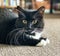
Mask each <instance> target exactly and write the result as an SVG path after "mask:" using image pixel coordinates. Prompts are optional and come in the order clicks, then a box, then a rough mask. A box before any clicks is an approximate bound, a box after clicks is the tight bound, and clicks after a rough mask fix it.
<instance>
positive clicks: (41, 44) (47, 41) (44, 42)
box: [37, 39, 50, 46]
mask: <svg viewBox="0 0 60 56" xmlns="http://www.w3.org/2000/svg"><path fill="white" fill-rule="evenodd" d="M49 43H50V40H49V39H46V40H44V39H42V40H41V42H39V43H38V44H37V46H46V45H47V44H49Z"/></svg>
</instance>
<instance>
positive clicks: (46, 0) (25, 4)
mask: <svg viewBox="0 0 60 56" xmlns="http://www.w3.org/2000/svg"><path fill="white" fill-rule="evenodd" d="M16 6H20V7H22V8H25V9H26V8H27V9H38V8H39V7H41V6H45V8H46V9H45V13H51V14H52V13H60V0H0V8H4V7H6V8H14V7H16Z"/></svg>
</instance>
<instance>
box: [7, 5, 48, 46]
mask: <svg viewBox="0 0 60 56" xmlns="http://www.w3.org/2000/svg"><path fill="white" fill-rule="evenodd" d="M44 10H45V8H44V7H43V6H42V7H40V8H39V9H38V10H24V9H22V8H21V7H19V6H18V7H17V11H18V16H19V17H18V19H17V20H16V22H15V26H16V29H14V30H12V31H11V32H10V33H9V34H8V36H7V39H6V40H7V43H8V44H14V45H30V46H36V45H37V46H45V45H46V44H48V43H49V40H48V39H47V38H43V37H42V36H41V35H42V33H43V28H44V21H43V14H44Z"/></svg>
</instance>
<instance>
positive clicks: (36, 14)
mask: <svg viewBox="0 0 60 56" xmlns="http://www.w3.org/2000/svg"><path fill="white" fill-rule="evenodd" d="M44 11H45V7H44V6H41V7H40V8H39V9H37V11H36V13H35V15H34V16H38V15H41V16H43V14H44Z"/></svg>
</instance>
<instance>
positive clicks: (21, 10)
mask: <svg viewBox="0 0 60 56" xmlns="http://www.w3.org/2000/svg"><path fill="white" fill-rule="evenodd" d="M16 11H17V12H18V15H19V17H22V16H23V17H25V15H24V10H23V9H22V8H21V7H20V6H17V8H16Z"/></svg>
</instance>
